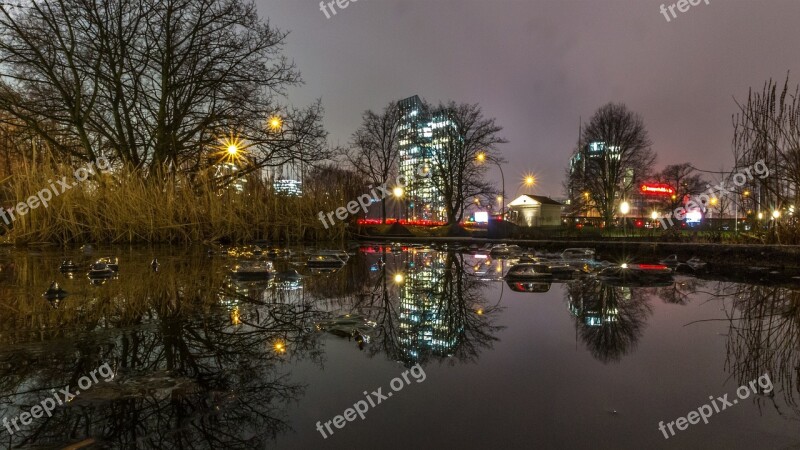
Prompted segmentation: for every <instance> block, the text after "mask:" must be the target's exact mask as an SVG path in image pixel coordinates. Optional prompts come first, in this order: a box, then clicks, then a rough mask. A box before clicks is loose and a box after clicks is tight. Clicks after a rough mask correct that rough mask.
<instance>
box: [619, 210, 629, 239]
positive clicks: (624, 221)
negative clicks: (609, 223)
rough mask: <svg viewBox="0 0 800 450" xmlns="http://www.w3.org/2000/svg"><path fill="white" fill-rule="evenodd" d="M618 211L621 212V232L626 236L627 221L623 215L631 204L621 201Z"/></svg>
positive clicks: (627, 211)
mask: <svg viewBox="0 0 800 450" xmlns="http://www.w3.org/2000/svg"><path fill="white" fill-rule="evenodd" d="M619 212H620V213H622V234H623V236H625V237H627V236H628V221H627V220H626V219H625V216H627V215H628V213H629V212H631V204H630V203H628V202H622V203H620V205H619Z"/></svg>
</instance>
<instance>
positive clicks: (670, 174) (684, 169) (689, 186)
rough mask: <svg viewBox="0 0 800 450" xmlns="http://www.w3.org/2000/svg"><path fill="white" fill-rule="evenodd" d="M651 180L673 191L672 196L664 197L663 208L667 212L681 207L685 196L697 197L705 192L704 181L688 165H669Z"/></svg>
mask: <svg viewBox="0 0 800 450" xmlns="http://www.w3.org/2000/svg"><path fill="white" fill-rule="evenodd" d="M653 178H654V179H655V180H656V181H658V182H659V183H664V184H668V185H670V186H672V188H673V189H675V194H674V196H671V197H664V205H663V206H664V209H665V210H667V211H674V210H675V209H676V208H678V207H679V206H682V205H683V204H684V199H685V198H686V196H689V197H693V196H697V195H699V194H701V193H703V192H704V191H706V190H707V189H706V184H707V183H706V181H705V180H704V179H703V177H702V176H701V175H700V174H699V173H697V171H696V170H695V168H694V167H692V165H691V164H689V163H683V164H670V165H668V166H667V167H665V168H664V169H663V170H662V171H661V172H658V173H657V174H655V175H654V176H653Z"/></svg>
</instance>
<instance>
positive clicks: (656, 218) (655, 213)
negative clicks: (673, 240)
mask: <svg viewBox="0 0 800 450" xmlns="http://www.w3.org/2000/svg"><path fill="white" fill-rule="evenodd" d="M650 218H651V219H653V221H656V220H658V211H653V212H652V213H650Z"/></svg>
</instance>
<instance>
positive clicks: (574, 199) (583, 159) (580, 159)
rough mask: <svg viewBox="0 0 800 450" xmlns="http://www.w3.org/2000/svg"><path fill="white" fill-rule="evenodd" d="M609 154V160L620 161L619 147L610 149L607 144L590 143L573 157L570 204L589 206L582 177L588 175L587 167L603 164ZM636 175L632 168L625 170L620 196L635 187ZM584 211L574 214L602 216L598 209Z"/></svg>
mask: <svg viewBox="0 0 800 450" xmlns="http://www.w3.org/2000/svg"><path fill="white" fill-rule="evenodd" d="M607 154H608V159H609V160H613V159H617V160H619V159H620V155H619V147H609V146H607V145H606V143H605V142H590V143H589V144H587V145H585V146H584V147H582V148H581V149H580V150H578V151H577V152H575V154H573V155H572V158H570V160H569V175H570V180H571V182H570V184H569V188H568V191H569V192H567V195H568V196H569V202H568V204H570V205H586V204H587V202H588V200H589V199H588V197H587V196H586V195H587V194H586V192H584V191H583V189H582V187H581V186H582V185H583V182H581V181H580V180H581V179H580V177H581V176H584V174H586V166H587V165H588V164H602V163H603V161H604V160H605V159H606V155H607ZM634 175H635V173H634V171H633V169H632V168H627V169H625V175H624V176H623V177H622V180H621V183H620V188H622V189H621V190H620V191H619V192H618V193H617V194H618V195H621V194H622V192H623V191H625V187H630V186H632V185H633V181H634ZM618 200H620V198H618ZM582 209H583V210H582V211H573V214H577V213H580V215H585V216H590V217H591V216H599V215H600V213H599V211H597V209H596V208H586V207H585V208H582Z"/></svg>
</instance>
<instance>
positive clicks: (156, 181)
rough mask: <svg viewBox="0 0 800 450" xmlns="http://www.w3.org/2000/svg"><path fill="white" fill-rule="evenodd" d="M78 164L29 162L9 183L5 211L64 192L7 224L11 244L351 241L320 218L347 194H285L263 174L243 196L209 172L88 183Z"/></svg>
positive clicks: (132, 175)
mask: <svg viewBox="0 0 800 450" xmlns="http://www.w3.org/2000/svg"><path fill="white" fill-rule="evenodd" d="M76 167H80V166H76ZM76 167H72V166H67V165H63V164H60V165H59V164H40V165H38V166H35V167H34V166H32V165H24V166H21V167H20V168H19V169H18V170H17V172H16V173H15V174H14V176H13V177H11V178H10V179H7V180H6V181H5V182H4V183H3V185H2V198H3V201H2V206H3V207H4V208H5V209H6V210H7V209H8V208H9V207H11V206H13V205H16V204H18V203H19V202H25V201H27V199H28V198H29V197H31V196H35V195H36V194H37V193H38V192H40V191H42V190H43V189H51V190H52V188H51V185H55V188H56V190H57V192H53V195H52V199H51V200H50V202H49V206H48V207H44V206H41V205H40V206H39V207H38V208H37V209H34V210H32V211H29V212H28V213H27V214H25V215H19V214H18V213H15V216H16V217H15V219H16V220H14V221H13V222H12V223H11V224H10V226H6V225H5V223H4V222H3V221H2V220H0V225H3V226H6V229H5V232H6V233H5V236H4V238H5V240H6V242H12V243H15V244H29V243H42V242H52V243H61V244H64V243H80V242H102V243H189V242H199V241H232V242H245V241H252V240H273V241H282V242H301V241H340V240H342V239H344V237H345V226H344V225H343V224H338V225H335V226H333V227H330V228H329V229H325V228H324V226H323V225H322V223H320V221H319V220H317V214H318V212H319V211H330V210H334V209H336V207H338V206H341V205H342V204H343V201H344V198H343V197H344V195H335V192H334V193H333V194H334V195H328V194H329V193H327V192H326V195H321V194H320V193H315V192H311V193H307V194H304V195H303V196H287V195H280V194H277V193H275V191H274V190H273V189H272V187H271V185H270V183H268V182H265V181H262V180H260V179H258V178H256V177H252V178H250V179H248V180H247V183H242V184H243V185H244V186H245V187H244V188H243V190H241V191H239V190H236V189H234V188H232V187H230V186H228V187H226V186H221V185H220V184H219V183H218V182H216V180H214V179H212V178H211V177H209V176H207V175H205V174H202V173H201V174H194V176H190V175H188V174H182V173H177V174H176V173H170V174H165V175H161V176H152V175H150V176H143V175H142V173H141V172H140V171H137V170H135V169H131V168H115V169H114V170H112V171H109V172H100V171H97V170H96V174H95V175H93V176H91V177H90V178H89V179H88V180H86V181H84V182H77V181H76V179H75V177H74V171H75V168H76ZM63 177H67V182H68V183H70V184H73V183H74V186H73V187H72V188H71V189H69V190H66V191H65V192H63V193H62V192H61V187H60V186H59V185H58V184H57V183H56V180H60V179H62V178H63ZM56 193H57V194H58V195H56ZM340 197H342V198H340ZM9 219H10V216H9Z"/></svg>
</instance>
